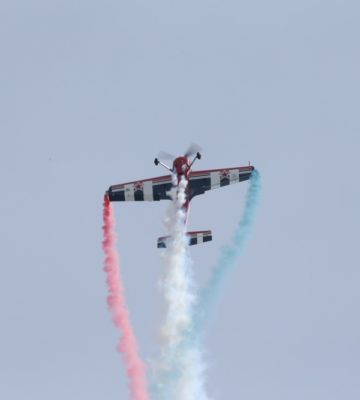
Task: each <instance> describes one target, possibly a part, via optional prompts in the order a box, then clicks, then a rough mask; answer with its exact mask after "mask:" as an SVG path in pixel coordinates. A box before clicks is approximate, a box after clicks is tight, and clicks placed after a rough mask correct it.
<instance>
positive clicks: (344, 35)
mask: <svg viewBox="0 0 360 400" xmlns="http://www.w3.org/2000/svg"><path fill="white" fill-rule="evenodd" d="M359 13H360V5H359V3H358V2H357V1H350V0H347V1H346V0H345V1H344V0H343V1H332V0H327V1H324V0H323V1H320V0H311V1H310V0H303V1H296V2H295V1H284V0H283V1H265V0H262V1H261V0H251V1H250V0H244V1H230V0H222V1H214V0H206V1H205V0H198V1H187V0H181V1H159V0H153V1H151V2H150V1H143V0H141V1H140V0H139V1H120V0H118V1H113V0H108V1H102V2H100V1H92V0H87V1H81V0H78V1H69V0H62V1H49V0H46V1H45V0H43V1H40V0H32V1H16V0H11V1H10V0H2V1H1V3H0V49H1V62H0V85H1V90H0V110H1V111H0V132H1V146H0V154H1V157H0V171H1V172H0V174H1V175H0V176H1V183H2V196H1V207H0V213H1V215H0V216H1V224H0V236H1V243H2V251H1V252H0V260H1V266H2V268H1V279H0V313H1V316H2V324H1V333H0V338H1V342H0V398H4V399H7V400H29V399H36V400H43V399H44V400H45V399H49V398H50V399H52V400H57V399H64V398H66V399H87V400H95V399H105V398H106V399H107V400H111V399H114V400H115V399H124V398H126V397H127V386H126V385H127V383H126V380H125V378H124V370H123V366H122V363H121V361H120V358H119V356H118V354H117V353H116V352H115V346H116V342H117V338H118V334H117V332H116V331H115V329H114V328H113V326H112V324H111V320H110V315H109V313H108V312H107V309H106V304H105V297H106V287H105V276H104V273H103V272H102V259H103V254H102V251H101V238H102V236H101V235H102V232H101V225H102V221H101V202H102V195H103V192H104V191H105V189H106V188H107V187H108V186H109V185H111V184H115V183H121V182H124V181H129V180H133V179H141V178H147V177H151V176H156V175H157V174H163V172H164V171H162V170H161V169H160V168H156V167H155V166H154V165H153V159H154V157H155V156H156V155H157V152H158V151H159V150H160V149H164V150H166V151H168V152H172V153H175V154H180V153H181V152H183V151H184V149H185V148H186V147H187V146H188V145H189V143H191V142H193V141H194V142H197V143H199V144H201V145H202V146H203V148H204V151H203V159H202V160H201V162H199V163H198V164H197V168H199V169H206V168H216V167H226V166H237V165H243V164H247V162H248V161H249V160H251V162H252V163H253V164H254V165H255V166H256V167H257V168H258V169H259V170H260V172H261V173H262V178H263V196H262V201H261V207H260V210H259V214H258V218H257V222H256V226H255V229H254V233H253V235H252V238H251V240H250V241H249V244H248V247H247V251H246V254H245V255H244V257H243V258H242V259H241V260H240V261H239V265H238V269H237V271H236V273H235V274H234V276H233V279H232V280H231V282H229V284H228V285H227V287H226V293H224V295H223V297H222V299H221V303H220V304H219V306H218V309H217V313H216V316H215V318H214V320H213V321H212V323H211V324H210V326H209V330H208V335H207V338H206V348H207V353H206V359H207V361H208V364H209V367H210V368H209V371H208V381H207V387H208V391H209V393H210V394H211V395H212V396H213V397H214V399H218V400H221V399H244V400H263V399H265V398H266V399H268V400H273V399H274V400H275V399H276V400H288V399H291V400H303V399H306V400H318V399H327V400H337V399H347V400H355V399H359V397H360V380H359V372H360V341H359V339H360V323H359V321H358V304H359V301H360V294H359V293H360V292H359V289H358V288H359V279H360V271H359V268H358V267H359V256H358V249H357V246H358V243H357V242H358V240H357V239H358V227H359V222H360V213H359V203H360V189H359V185H358V178H357V176H358V170H359V167H358V157H359V156H358V153H359V144H360V139H359V133H360V121H359V100H360V95H359V93H360V78H359V70H360V51H359V50H360V49H359V37H360V25H359V17H360V15H359ZM245 193H246V184H243V185H234V186H233V187H229V188H224V189H223V190H218V191H214V192H213V193H207V194H206V195H204V196H201V197H199V198H196V199H195V200H194V202H193V204H192V215H191V217H190V228H191V229H212V231H213V235H214V241H213V242H212V243H211V244H206V245H203V246H198V247H197V248H194V249H192V255H193V258H194V268H195V270H196V278H197V281H198V282H199V285H201V284H202V283H204V282H205V281H206V278H207V277H208V275H209V272H210V270H211V266H212V264H213V260H214V259H215V258H216V256H217V254H218V253H219V248H220V247H221V246H222V245H224V244H226V243H227V241H228V240H229V238H230V237H231V233H232V231H233V229H234V228H235V226H236V223H237V221H238V219H239V217H240V215H241V210H242V206H243V203H244V195H245ZM165 209H166V203H164V202H161V203H153V204H151V203H144V204H139V203H136V204H116V216H117V220H118V225H117V227H118V235H119V251H120V254H121V258H122V269H123V275H124V281H125V286H126V291H127V296H128V303H129V308H130V310H131V315H132V319H133V323H134V326H135V329H136V331H137V334H138V338H139V342H140V346H141V350H142V354H143V356H144V357H145V359H150V358H151V357H152V356H153V355H154V354H156V349H157V330H158V325H159V322H160V306H161V301H160V298H159V293H158V290H157V280H158V275H159V269H160V259H159V253H158V250H157V249H156V239H157V237H158V236H160V235H161V234H163V233H164V229H163V226H162V222H161V221H162V217H163V215H164V212H165Z"/></svg>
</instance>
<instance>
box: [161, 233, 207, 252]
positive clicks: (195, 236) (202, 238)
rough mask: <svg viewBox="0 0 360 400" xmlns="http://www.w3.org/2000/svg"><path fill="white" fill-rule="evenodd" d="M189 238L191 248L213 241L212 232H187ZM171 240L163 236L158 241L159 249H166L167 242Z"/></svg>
mask: <svg viewBox="0 0 360 400" xmlns="http://www.w3.org/2000/svg"><path fill="white" fill-rule="evenodd" d="M186 235H187V237H188V238H189V246H193V245H195V244H200V243H204V242H210V241H211V240H212V233H211V231H194V232H187V234H186ZM169 239H170V236H162V237H160V238H159V239H158V242H157V247H158V248H165V247H166V242H167V241H168V240H169Z"/></svg>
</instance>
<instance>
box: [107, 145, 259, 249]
mask: <svg viewBox="0 0 360 400" xmlns="http://www.w3.org/2000/svg"><path fill="white" fill-rule="evenodd" d="M198 150H200V149H199V147H198V146H196V145H192V146H190V148H189V150H188V151H187V152H186V153H185V154H184V155H183V156H180V157H176V158H175V157H173V156H171V155H168V154H167V153H163V154H165V156H164V157H163V158H174V161H173V166H172V168H170V167H168V166H167V165H166V164H164V163H163V162H161V161H160V160H159V159H157V158H155V160H154V163H155V165H159V164H160V165H162V166H163V167H164V168H166V169H167V170H169V171H170V172H171V174H176V175H177V180H178V182H180V180H181V178H182V177H185V178H186V180H187V182H188V184H187V187H186V189H185V192H186V201H185V204H184V209H185V211H186V216H187V214H188V211H189V205H190V201H191V200H192V199H193V198H194V197H195V196H198V195H199V194H203V193H205V192H206V191H207V190H211V189H216V188H219V187H223V186H227V185H230V184H232V183H237V182H243V181H246V180H248V179H249V178H250V177H251V174H252V171H253V170H254V167H253V166H251V165H248V166H245V167H233V168H219V169H210V170H204V171H193V170H192V166H193V164H194V162H195V161H196V160H197V159H199V160H200V158H201V154H200V152H199V151H198ZM193 155H195V157H194V158H193V159H192V160H190V157H191V156H193ZM171 174H170V175H164V176H159V177H156V178H150V179H143V180H139V181H134V182H127V183H121V184H119V185H112V186H110V187H109V190H108V191H107V192H106V195H107V196H108V198H109V200H110V201H158V200H166V199H167V200H169V199H170V197H169V196H168V194H167V193H168V192H169V190H170V189H171V187H172V175H171ZM186 219H187V218H186ZM187 236H188V237H189V245H195V244H199V243H203V242H209V241H211V240H212V233H211V231H194V232H187ZM166 240H167V237H160V238H159V239H158V243H157V247H166Z"/></svg>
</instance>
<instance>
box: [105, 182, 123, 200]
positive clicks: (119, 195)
mask: <svg viewBox="0 0 360 400" xmlns="http://www.w3.org/2000/svg"><path fill="white" fill-rule="evenodd" d="M109 200H110V201H125V192H124V190H119V191H117V192H113V191H112V187H111V186H110V188H109Z"/></svg>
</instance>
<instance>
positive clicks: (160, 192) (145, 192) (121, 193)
mask: <svg viewBox="0 0 360 400" xmlns="http://www.w3.org/2000/svg"><path fill="white" fill-rule="evenodd" d="M171 186H172V181H171V175H165V176H159V177H157V178H150V179H144V180H141V181H134V182H127V183H121V184H119V185H113V186H110V187H109V190H108V195H109V200H110V201H158V200H164V199H169V196H167V194H166V192H168V191H169V190H170V189H171Z"/></svg>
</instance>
